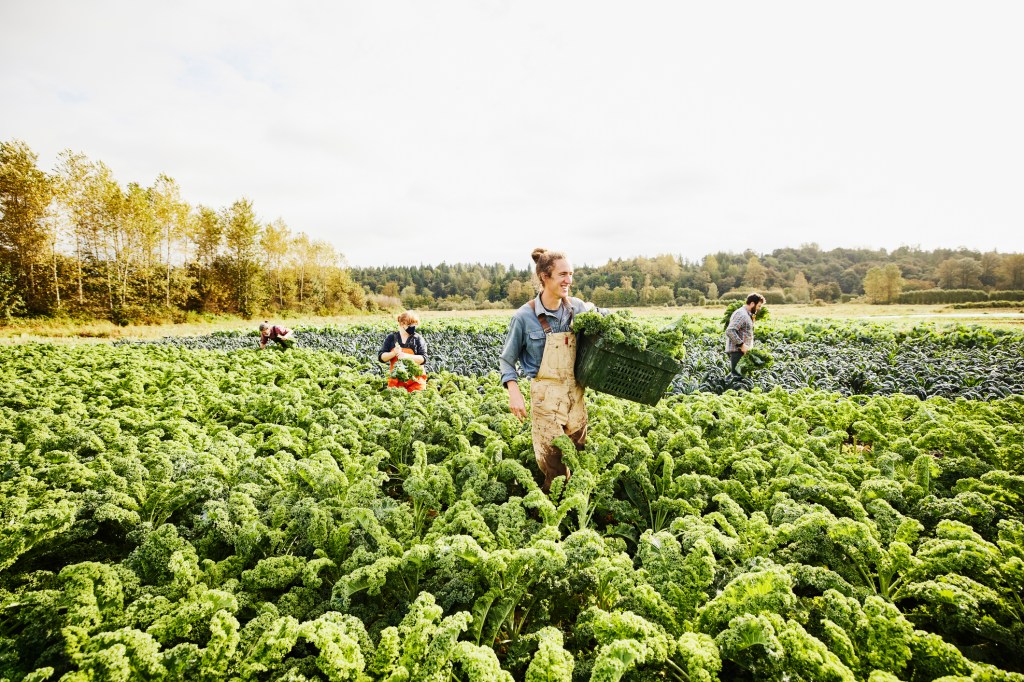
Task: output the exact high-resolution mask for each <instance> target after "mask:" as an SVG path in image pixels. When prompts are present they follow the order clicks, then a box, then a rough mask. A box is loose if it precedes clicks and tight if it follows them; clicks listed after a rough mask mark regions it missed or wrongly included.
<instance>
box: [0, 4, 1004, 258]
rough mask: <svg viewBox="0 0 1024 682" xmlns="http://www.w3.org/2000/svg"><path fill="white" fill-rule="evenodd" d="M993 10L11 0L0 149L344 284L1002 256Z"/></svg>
mask: <svg viewBox="0 0 1024 682" xmlns="http://www.w3.org/2000/svg"><path fill="white" fill-rule="evenodd" d="M1022 15H1024V9H1022V8H1021V7H1020V6H1019V5H1018V4H1017V3H1012V2H991V3H985V4H984V5H977V6H971V7H970V9H967V7H966V6H965V5H962V4H961V3H948V2H904V3H896V4H893V3H883V2H863V3H857V4H856V5H848V6H837V5H834V4H831V3H819V2H780V3H757V2H752V1H751V2H740V3H728V4H721V3H690V2H684V3H676V2H654V3H644V4H642V5H639V6H627V5H623V4H621V3H612V2H582V1H576V2H561V3H542V2H537V1H528V2H516V3H511V2H508V3H506V2H498V1H496V0H495V1H492V2H487V3H479V2H468V1H466V0H463V1H460V2H445V3H431V4H423V3H415V2H401V3H388V4H380V3H373V4H365V3H351V2H343V3H319V2H305V3H297V4H296V3H289V4H286V5H282V4H280V3H277V4H271V3H268V2H245V3H243V2H229V3H222V2H219V3H200V2H195V1H190V2H179V3H171V4H166V3H165V4H160V5H158V4H155V3H139V2H125V1H121V2H112V1H100V2H89V3H80V2H72V1H70V0H68V1H63V2H56V1H52V0H49V1H48V0H42V1H39V0H12V1H10V2H5V3H3V5H2V6H0V64H2V66H0V92H3V93H4V94H5V104H4V106H3V107H2V108H0V136H2V137H3V139H10V138H20V139H24V140H25V141H26V142H27V143H28V144H29V145H30V146H31V147H32V148H33V149H34V150H36V151H37V152H38V153H39V154H40V162H41V164H42V165H44V167H49V166H50V165H52V162H53V160H54V159H55V157H56V155H57V153H58V152H59V151H60V150H61V149H64V148H72V149H75V150H79V151H82V152H84V153H85V154H86V155H88V156H89V157H90V158H93V159H97V160H102V161H104V162H105V163H107V164H108V165H109V166H110V167H111V168H112V169H113V170H114V172H115V174H116V175H117V177H118V178H119V179H120V180H121V181H122V182H129V181H138V182H143V183H149V182H152V180H153V179H154V178H155V177H156V175H157V174H159V173H161V172H163V173H167V174H168V175H171V176H172V177H174V178H175V179H177V180H178V182H179V183H180V184H181V186H182V190H183V194H184V195H185V196H186V197H187V198H188V199H189V200H191V201H193V202H195V203H203V204H207V205H212V206H224V205H227V204H229V203H231V202H232V201H234V200H235V199H237V198H239V197H242V196H246V197H249V198H251V199H252V200H253V201H254V204H255V207H256V209H257V211H258V212H259V214H260V215H261V217H263V218H264V219H265V220H268V221H269V220H272V219H274V218H277V217H281V218H283V219H284V220H285V221H286V222H287V223H288V224H289V225H290V226H291V227H292V228H293V229H297V230H303V231H306V232H307V233H309V234H310V235H311V236H313V237H317V238H329V239H331V240H332V241H333V242H334V243H335V244H336V246H337V247H338V248H339V250H341V251H342V252H343V253H345V254H346V255H347V256H348V258H349V260H350V262H352V263H354V264H380V263H385V262H389V263H420V262H440V261H441V260H446V261H448V262H454V261H487V262H492V261H501V262H517V263H523V262H526V261H527V260H528V254H529V251H530V249H532V248H533V247H534V246H551V247H561V248H564V249H565V250H566V251H568V252H569V253H570V254H571V255H572V256H573V257H574V258H575V259H576V261H577V262H578V263H582V262H591V263H595V262H603V261H604V260H606V259H608V258H616V257H628V256H633V255H655V254H657V253H665V252H669V253H680V254H683V255H685V256H687V257H691V258H699V257H700V256H702V255H703V254H704V253H707V252H711V251H716V250H739V249H743V248H753V249H756V250H771V249H773V248H778V247H784V246H797V245H799V244H801V243H804V242H811V241H814V242H818V243H819V244H821V245H822V247H824V248H830V247H833V246H870V247H880V246H884V247H888V248H893V247H896V246H899V245H900V244H919V245H921V246H922V247H924V248H931V247H937V246H958V245H966V246H970V247H974V248H981V249H990V248H998V249H999V250H1001V251H1014V250H1016V251H1024V236H1022V235H1024V229H1022V228H1024V206H1022V204H1021V203H1020V201H1019V200H1018V199H1017V193H1018V192H1019V188H1020V187H1021V185H1022V181H1024V167H1022V165H1021V164H1020V162H1019V159H1020V158H1022V157H1024V128H1022V127H1021V126H1020V124H1019V122H1020V121H1021V120H1024V95H1022V91H1021V89H1020V88H1019V87H1015V85H1014V84H1015V82H1016V78H1017V74H1016V71H1017V66H1016V65H1018V64H1020V63H1024V44H1022V43H1021V42H1020V41H1019V40H1018V38H1017V36H1016V27H1017V26H1019V25H1020V20H1021V18H1022Z"/></svg>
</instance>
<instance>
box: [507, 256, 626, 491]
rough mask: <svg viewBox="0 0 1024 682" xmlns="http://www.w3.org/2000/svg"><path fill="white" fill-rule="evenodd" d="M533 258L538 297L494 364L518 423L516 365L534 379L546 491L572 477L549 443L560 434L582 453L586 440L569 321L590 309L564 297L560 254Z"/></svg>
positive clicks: (566, 283)
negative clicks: (497, 366)
mask: <svg viewBox="0 0 1024 682" xmlns="http://www.w3.org/2000/svg"><path fill="white" fill-rule="evenodd" d="M532 257H533V262H534V263H536V274H537V282H536V283H535V284H539V287H538V288H539V290H540V293H538V294H537V297H536V298H534V299H532V300H531V301H529V302H528V303H526V304H524V305H523V306H522V307H521V308H519V310H517V311H516V312H515V314H514V315H513V316H512V320H511V322H510V323H509V328H508V336H507V337H506V338H505V345H504V347H503V348H502V349H501V357H500V359H499V363H500V367H501V381H502V383H503V384H504V385H505V387H506V388H507V389H508V405H509V409H510V410H511V411H512V414H514V415H515V416H516V417H518V418H519V419H520V420H523V419H525V418H526V402H525V400H524V399H523V394H522V392H521V391H520V390H519V381H518V378H519V375H518V373H517V372H516V363H517V362H518V363H519V366H520V368H521V369H522V373H523V376H524V377H525V378H527V379H532V380H533V381H532V383H531V385H530V410H531V412H532V413H533V454H534V457H536V459H537V465H538V466H539V467H540V471H541V473H542V474H544V491H545V492H548V491H549V490H550V489H551V483H552V481H554V480H555V479H556V478H558V477H559V476H564V477H565V479H566V480H567V481H568V480H569V476H571V475H572V473H571V472H570V471H569V469H568V468H567V467H566V466H565V464H564V463H563V462H562V453H561V451H560V450H559V449H558V448H557V447H555V446H554V445H553V444H552V442H553V441H554V440H555V438H557V437H559V436H561V435H563V434H565V435H568V436H569V437H570V438H571V439H572V441H573V443H575V444H576V448H577V449H582V448H583V445H584V443H585V442H586V439H587V407H586V405H585V404H584V403H583V387H582V386H580V385H579V384H577V383H576V375H575V372H574V369H573V366H574V365H575V363H576V335H575V334H573V332H572V320H573V316H574V315H576V314H577V313H581V312H584V311H586V310H595V307H594V304H593V303H585V302H584V301H582V300H580V299H578V298H571V297H570V296H569V287H570V286H572V275H573V270H572V264H571V263H569V259H568V258H566V256H565V254H563V253H559V252H557V251H548V250H547V249H534V250H533V254H532ZM599 312H601V313H602V314H603V313H605V312H606V311H604V310H600V311H599Z"/></svg>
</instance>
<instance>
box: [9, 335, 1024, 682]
mask: <svg viewBox="0 0 1024 682" xmlns="http://www.w3.org/2000/svg"><path fill="white" fill-rule="evenodd" d="M833 331H834V330H833ZM688 333H689V332H688V331H685V330H684V334H688ZM716 333H717V330H716ZM248 340H249V341H251V337H248ZM988 342H989V341H988V340H987V338H986V337H984V336H982V335H971V334H965V336H964V337H963V343H964V344H967V343H977V344H985V343H988ZM247 345H248V348H246V349H244V350H238V351H233V352H211V351H206V350H190V349H186V348H180V347H171V346H161V345H151V346H115V347H99V346H39V345H22V346H13V347H3V348H0V381H2V382H3V384H4V386H5V388H6V390H5V391H4V392H0V528H3V529H4V531H3V533H2V534H0V562H2V563H3V566H4V568H3V570H2V571H0V613H2V618H0V677H6V678H8V679H12V680H20V679H45V678H46V677H47V676H48V677H49V678H50V679H67V680H86V679H124V680H135V679H196V680H215V679H224V678H226V677H230V678H238V679H267V680H272V679H295V680H298V679H328V680H359V681H368V680H375V679H393V680H399V679H410V680H411V679H424V680H431V679H438V680H447V679H459V680H477V679H479V680H509V679H530V680H569V679H574V678H575V679H609V680H610V679H618V680H646V679H673V680H705V681H708V680H715V679H730V680H738V681H740V682H748V681H753V680H763V679H768V680H784V679H791V680H793V679H805V680H812V679H813V680H851V679H857V680H861V679H875V680H876V682H884V680H887V679H891V678H892V677H894V678H895V679H906V680H934V679H936V678H940V677H942V676H954V675H956V676H962V677H972V676H973V677H974V678H975V679H1014V677H1013V675H1014V674H1015V673H1014V672H1013V671H1015V670H1017V669H1019V668H1020V667H1022V666H1024V650H1022V647H1021V642H1024V607H1022V605H1021V600H1020V595H1021V594H1022V593H1024V549H1022V547H1024V469H1022V465H1021V462H1022V461H1024V459H1022V455H1024V434H1022V432H1021V429H1020V424H1021V423H1022V422H1024V399H1022V398H1021V397H1020V396H1011V397H1007V398H1003V399H999V400H993V401H988V402H986V401H969V400H945V399H930V400H921V399H919V398H917V397H913V396H905V395H895V396H857V397H852V398H845V397H843V396H841V395H838V394H835V393H822V392H816V391H813V390H810V389H802V390H798V391H792V392H788V391H785V390H782V389H774V390H771V391H761V390H754V391H750V392H745V393H743V394H738V393H735V392H729V393H726V394H724V395H713V394H708V393H703V394H701V393H698V394H693V395H677V396H673V397H670V398H667V399H665V400H663V401H662V403H661V404H659V405H658V406H656V407H647V406H642V405H638V404H636V403H630V402H626V401H622V400H618V399H616V398H613V397H610V396H608V395H605V394H588V395H587V402H588V411H589V414H590V426H589V428H590V432H589V435H588V440H587V444H586V447H585V448H583V449H582V450H581V451H577V450H576V449H575V447H574V446H573V445H572V444H571V442H569V441H567V439H561V440H559V441H558V442H557V445H558V446H559V447H562V448H563V451H564V453H565V457H566V458H567V461H568V463H569V464H570V466H571V467H572V470H573V476H572V478H571V479H570V480H569V481H568V482H565V483H563V482H561V481H560V482H559V483H558V484H557V485H556V486H555V490H554V491H552V493H551V495H550V496H549V495H547V494H545V493H544V492H542V491H541V489H540V486H539V481H538V479H539V472H538V471H537V470H536V465H535V462H534V455H533V448H532V441H531V439H530V431H529V429H530V427H529V424H523V423H520V422H519V421H518V420H516V419H515V418H513V417H511V416H510V415H509V413H508V408H507V400H508V397H507V393H505V392H504V390H503V389H502V388H501V387H500V386H499V385H498V383H497V382H496V381H495V379H494V377H493V376H490V377H466V376H459V375H454V374H449V373H447V372H444V371H440V372H438V374H437V379H438V380H437V381H436V382H432V383H431V385H429V386H428V387H427V389H426V390H424V391H420V392H416V393H413V394H407V395H405V394H403V395H400V396H399V395H395V392H394V391H382V390H381V388H380V378H379V374H375V373H373V372H372V371H371V365H370V364H369V363H362V362H360V361H357V360H353V359H350V358H346V357H344V356H342V355H340V354H338V353H331V352H324V351H315V350H310V349H308V348H297V349H295V350H294V351H293V352H289V353H259V352H258V351H256V350H255V349H253V348H252V347H251V346H252V344H251V343H249V344H247ZM889 676H891V677H889Z"/></svg>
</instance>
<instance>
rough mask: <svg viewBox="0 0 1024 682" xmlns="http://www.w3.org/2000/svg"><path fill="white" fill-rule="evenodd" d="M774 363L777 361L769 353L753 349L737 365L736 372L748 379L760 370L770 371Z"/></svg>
mask: <svg viewBox="0 0 1024 682" xmlns="http://www.w3.org/2000/svg"><path fill="white" fill-rule="evenodd" d="M774 362H775V359H774V358H772V354H771V353H769V352H768V351H766V350H761V349H760V348H752V349H750V350H749V351H747V352H746V353H745V354H744V355H743V357H742V358H740V361H739V362H737V363H736V371H737V372H739V373H740V374H741V375H743V376H745V377H746V376H750V375H751V374H753V373H754V372H757V371H758V370H762V369H768V368H769V367H771V366H772V364H773V363H774Z"/></svg>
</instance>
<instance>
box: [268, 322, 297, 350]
mask: <svg viewBox="0 0 1024 682" xmlns="http://www.w3.org/2000/svg"><path fill="white" fill-rule="evenodd" d="M271 341H273V342H274V343H276V344H277V345H278V346H279V347H280V348H281V350H287V349H288V348H291V347H292V346H294V345H295V333H294V332H293V331H292V330H291V329H288V327H282V326H280V325H277V324H270V323H269V322H267V321H263V322H262V323H261V324H260V348H266V347H267V344H268V343H270V342H271Z"/></svg>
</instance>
